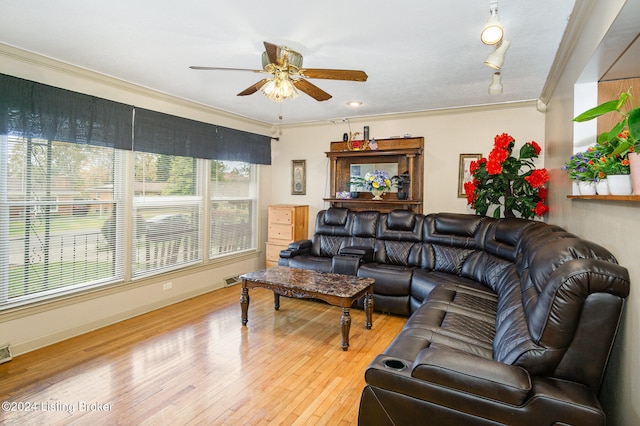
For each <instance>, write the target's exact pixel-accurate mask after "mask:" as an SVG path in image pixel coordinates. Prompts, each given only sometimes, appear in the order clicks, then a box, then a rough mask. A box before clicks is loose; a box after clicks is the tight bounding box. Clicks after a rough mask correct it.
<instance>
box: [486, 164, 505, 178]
mask: <svg viewBox="0 0 640 426" xmlns="http://www.w3.org/2000/svg"><path fill="white" fill-rule="evenodd" d="M487 172H488V173H489V174H490V175H499V174H500V173H502V164H500V162H498V161H494V160H489V161H487Z"/></svg>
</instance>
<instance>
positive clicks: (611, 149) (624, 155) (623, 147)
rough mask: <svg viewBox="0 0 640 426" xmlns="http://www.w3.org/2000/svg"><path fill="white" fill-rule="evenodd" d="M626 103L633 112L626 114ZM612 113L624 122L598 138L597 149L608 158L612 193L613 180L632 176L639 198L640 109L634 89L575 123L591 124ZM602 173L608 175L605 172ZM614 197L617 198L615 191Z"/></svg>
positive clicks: (600, 106) (598, 107) (586, 114)
mask: <svg viewBox="0 0 640 426" xmlns="http://www.w3.org/2000/svg"><path fill="white" fill-rule="evenodd" d="M627 102H630V103H631V109H630V110H629V111H628V112H624V111H623V109H624V107H625V105H626V104H627ZM610 112H611V113H617V114H620V116H621V120H620V121H619V122H618V123H617V124H616V125H615V126H613V128H612V129H611V130H609V131H607V132H603V133H601V134H600V135H598V140H597V143H596V146H595V149H596V151H598V152H602V153H604V154H605V155H606V157H607V158H606V159H605V160H602V162H603V163H604V162H606V163H608V173H607V180H608V181H609V187H610V189H612V186H613V185H612V183H613V181H612V176H618V175H623V176H624V175H629V174H631V180H632V182H634V184H633V193H634V194H640V157H639V156H638V153H640V108H638V107H637V106H636V104H635V99H634V98H633V95H632V94H631V88H629V90H627V91H626V92H623V93H622V94H620V97H619V98H618V99H614V100H611V101H607V102H604V103H602V104H600V105H598V106H596V107H594V108H591V109H588V110H587V111H585V112H583V113H582V114H580V115H578V116H577V117H575V118H574V119H573V121H575V122H579V123H580V122H584V121H589V120H593V119H594V118H597V117H600V116H601V115H604V114H608V113H610ZM603 173H606V172H605V171H603ZM616 173H617V174H616ZM627 179H628V178H627ZM611 193H612V194H616V191H615V190H613V189H612V191H611Z"/></svg>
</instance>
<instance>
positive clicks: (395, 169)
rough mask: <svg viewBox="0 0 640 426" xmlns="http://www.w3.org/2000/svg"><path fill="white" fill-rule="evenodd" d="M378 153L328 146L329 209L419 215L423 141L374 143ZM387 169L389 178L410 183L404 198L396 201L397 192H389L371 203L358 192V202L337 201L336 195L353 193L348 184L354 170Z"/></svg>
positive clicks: (368, 195) (342, 144) (341, 144)
mask: <svg viewBox="0 0 640 426" xmlns="http://www.w3.org/2000/svg"><path fill="white" fill-rule="evenodd" d="M376 142H377V144H378V149H377V150H370V149H368V148H367V149H365V150H349V147H348V144H347V142H331V150H330V151H329V152H326V153H325V154H326V155H327V157H328V158H329V159H330V160H331V170H330V185H331V188H330V198H325V199H324V201H327V202H329V203H330V204H331V206H332V207H347V208H349V209H350V210H354V211H362V210H377V211H381V212H389V211H391V210H395V209H402V210H410V211H413V212H415V213H422V208H423V204H422V193H423V189H422V184H423V180H424V171H423V169H424V162H423V159H422V152H423V149H424V138H422V137H417V138H397V139H377V140H376ZM373 167H375V168H382V169H385V170H386V169H388V170H389V171H390V173H389V174H390V175H392V173H393V174H395V175H400V174H402V173H407V174H408V176H409V178H410V183H409V185H408V187H407V188H406V192H407V198H406V199H404V200H399V199H398V197H397V193H396V192H388V193H386V194H385V195H384V196H383V200H373V199H372V198H373V195H372V194H371V193H370V192H358V198H339V197H338V196H337V194H338V193H347V192H350V191H351V190H352V189H353V186H352V185H351V184H350V183H349V182H350V180H351V177H352V175H353V171H354V170H356V171H357V170H361V169H362V170H365V169H368V168H373Z"/></svg>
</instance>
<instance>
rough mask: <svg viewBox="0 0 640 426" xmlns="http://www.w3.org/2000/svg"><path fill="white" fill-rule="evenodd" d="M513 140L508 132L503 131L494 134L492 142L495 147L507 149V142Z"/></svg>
mask: <svg viewBox="0 0 640 426" xmlns="http://www.w3.org/2000/svg"><path fill="white" fill-rule="evenodd" d="M514 140H515V139H513V138H512V137H511V136H509V135H508V134H506V133H503V134H501V135H496V137H495V138H494V140H493V144H494V146H495V147H496V148H501V149H507V148H508V147H509V144H510V143H511V142H513V141H514Z"/></svg>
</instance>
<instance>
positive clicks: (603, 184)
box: [596, 179, 610, 195]
mask: <svg viewBox="0 0 640 426" xmlns="http://www.w3.org/2000/svg"><path fill="white" fill-rule="evenodd" d="M596 192H597V193H598V195H609V194H610V192H609V182H608V181H607V180H606V179H600V180H599V181H598V182H596Z"/></svg>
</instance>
